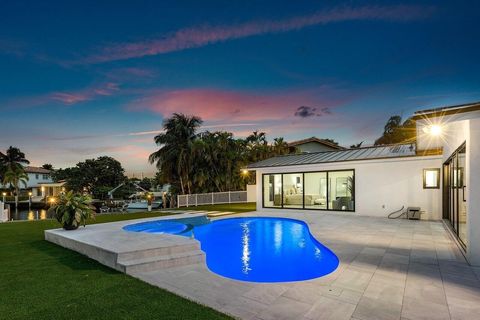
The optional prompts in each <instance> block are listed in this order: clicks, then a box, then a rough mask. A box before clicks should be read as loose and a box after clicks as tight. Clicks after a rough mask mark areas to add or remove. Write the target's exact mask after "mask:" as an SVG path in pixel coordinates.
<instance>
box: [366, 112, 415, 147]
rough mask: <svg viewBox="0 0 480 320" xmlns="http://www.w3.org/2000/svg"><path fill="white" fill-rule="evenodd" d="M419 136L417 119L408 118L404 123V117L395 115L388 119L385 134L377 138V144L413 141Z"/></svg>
mask: <svg viewBox="0 0 480 320" xmlns="http://www.w3.org/2000/svg"><path fill="white" fill-rule="evenodd" d="M416 138H417V134H416V126H415V120H412V119H410V118H409V119H407V120H406V121H405V122H403V123H402V117H401V116H398V115H395V116H392V117H390V119H388V121H387V123H386V124H385V127H384V130H383V134H382V136H381V137H380V138H378V139H377V140H375V145H376V146H378V145H387V144H396V143H413V142H415V140H416Z"/></svg>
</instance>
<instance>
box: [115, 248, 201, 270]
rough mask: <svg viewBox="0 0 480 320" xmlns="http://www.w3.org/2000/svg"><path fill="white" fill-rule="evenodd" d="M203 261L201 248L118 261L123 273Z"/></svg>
mask: <svg viewBox="0 0 480 320" xmlns="http://www.w3.org/2000/svg"><path fill="white" fill-rule="evenodd" d="M204 261H205V254H204V253H203V251H202V250H195V251H187V252H180V253H174V254H167V255H156V256H150V257H145V258H139V259H133V260H125V261H119V262H117V263H118V266H119V268H120V270H122V271H123V272H125V273H135V272H149V271H155V270H159V269H166V268H172V267H179V266H185V265H189V264H195V263H201V262H204Z"/></svg>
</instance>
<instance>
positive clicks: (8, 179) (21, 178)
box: [2, 166, 28, 208]
mask: <svg viewBox="0 0 480 320" xmlns="http://www.w3.org/2000/svg"><path fill="white" fill-rule="evenodd" d="M27 181H28V175H27V174H26V173H25V170H24V169H23V167H22V166H14V167H10V168H8V169H7V171H5V174H4V176H3V181H2V183H3V184H4V185H10V187H13V188H14V190H15V208H17V207H18V194H19V193H20V184H22V185H23V186H24V187H25V188H26V187H27Z"/></svg>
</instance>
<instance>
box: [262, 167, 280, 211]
mask: <svg viewBox="0 0 480 320" xmlns="http://www.w3.org/2000/svg"><path fill="white" fill-rule="evenodd" d="M263 206H264V207H269V208H275V207H278V208H281V207H282V175H281V174H268V175H267V174H266V175H264V176H263Z"/></svg>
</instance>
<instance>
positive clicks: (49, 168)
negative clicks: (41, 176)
mask: <svg viewBox="0 0 480 320" xmlns="http://www.w3.org/2000/svg"><path fill="white" fill-rule="evenodd" d="M42 168H43V169H47V170H53V166H52V165H51V164H50V163H45V164H43V165H42Z"/></svg>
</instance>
